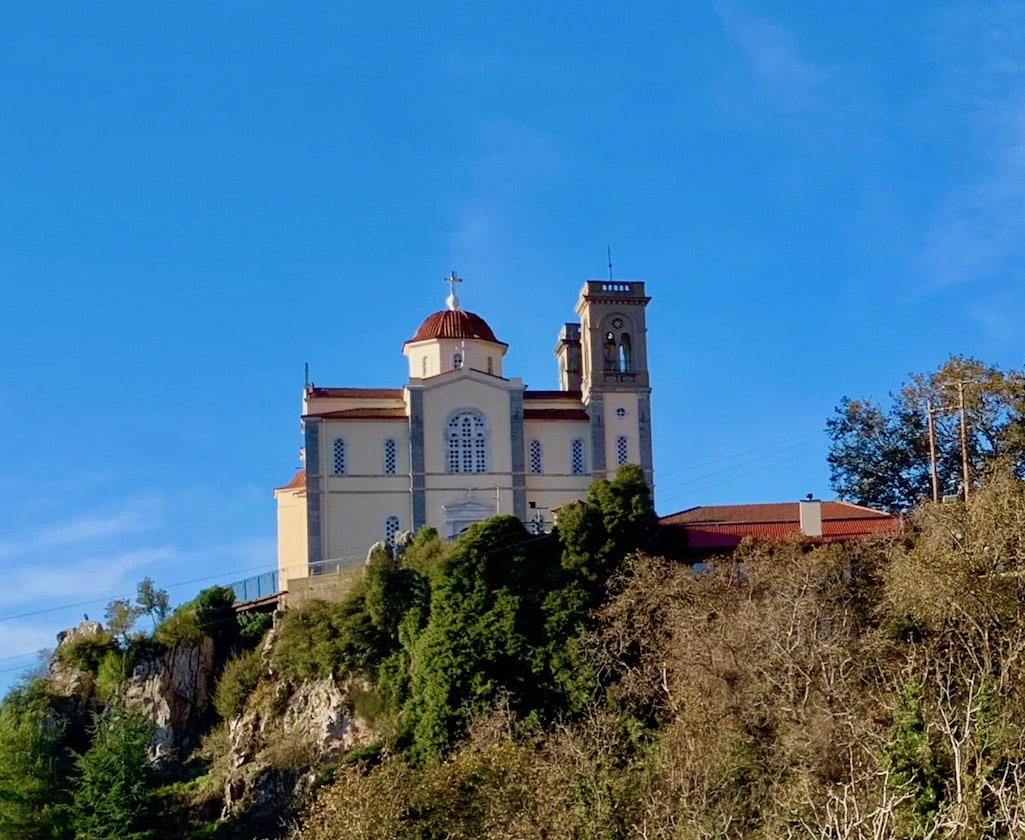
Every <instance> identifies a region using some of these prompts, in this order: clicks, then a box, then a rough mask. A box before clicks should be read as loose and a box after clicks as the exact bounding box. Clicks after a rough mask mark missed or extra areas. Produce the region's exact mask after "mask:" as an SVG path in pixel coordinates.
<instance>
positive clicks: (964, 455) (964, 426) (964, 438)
mask: <svg viewBox="0 0 1025 840" xmlns="http://www.w3.org/2000/svg"><path fill="white" fill-rule="evenodd" d="M957 399H958V404H959V405H960V407H961V468H962V472H963V480H964V500H965V501H966V502H967V501H968V482H969V479H970V475H969V472H968V415H967V413H966V412H965V407H964V380H963V379H962V380H961V381H960V382H958V383H957Z"/></svg>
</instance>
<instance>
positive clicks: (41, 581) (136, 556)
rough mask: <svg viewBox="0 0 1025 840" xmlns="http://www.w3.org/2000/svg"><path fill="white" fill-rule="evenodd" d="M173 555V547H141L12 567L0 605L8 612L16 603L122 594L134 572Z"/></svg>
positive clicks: (47, 602)
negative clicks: (81, 557) (83, 557)
mask: <svg viewBox="0 0 1025 840" xmlns="http://www.w3.org/2000/svg"><path fill="white" fill-rule="evenodd" d="M174 557H175V552H174V550H173V549H171V548H167V547H163V548H141V549H135V550H131V551H125V552H121V553H111V554H107V555H104V556H101V557H90V558H88V559H76V560H75V561H73V562H71V561H68V560H67V559H66V558H64V557H60V558H55V559H54V560H53V562H47V563H32V564H23V565H20V566H16V567H13V568H9V569H7V572H6V578H7V582H8V584H9V585H8V586H6V587H4V588H3V589H0V608H2V609H4V610H5V612H6V611H9V610H10V608H11V607H12V606H13V605H17V604H30V603H33V602H35V603H36V604H39V605H40V606H39V608H40V609H43V608H45V607H44V606H43V605H59V604H62V603H65V602H69V601H73V602H76V603H77V602H80V601H88V600H91V599H93V598H104V599H107V598H115V597H119V596H121V595H124V594H126V593H130V592H132V591H134V589H135V583H136V580H135V575H133V574H132V573H133V572H135V571H136V570H139V569H141V568H143V567H146V566H149V565H151V564H154V563H168V562H170V561H171V560H172V559H173V558H174Z"/></svg>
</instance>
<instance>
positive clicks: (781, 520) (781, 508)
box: [659, 501, 902, 549]
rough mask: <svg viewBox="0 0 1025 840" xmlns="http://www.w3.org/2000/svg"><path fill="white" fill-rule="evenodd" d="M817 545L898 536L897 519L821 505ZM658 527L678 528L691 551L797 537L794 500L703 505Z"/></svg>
mask: <svg viewBox="0 0 1025 840" xmlns="http://www.w3.org/2000/svg"><path fill="white" fill-rule="evenodd" d="M821 505H822V536H821V537H814V538H812V539H818V540H821V541H823V542H842V541H845V540H852V539H860V538H864V537H871V536H887V535H894V534H898V533H900V530H901V527H902V524H901V520H900V519H898V518H897V517H895V516H891V515H890V514H888V513H885V512H883V511H879V510H873V509H872V508H867V507H861V506H860V505H852V504H850V503H848V502H838V501H837V502H833V501H830V502H821ZM659 522H660V524H662V525H664V526H669V527H676V528H682V529H684V530H685V531H686V532H687V538H688V547H689V548H692V549H729V548H735V547H736V546H738V545H739V544H740V542H741V540H743V539H744V538H745V537H752V538H754V539H768V540H783V539H790V538H794V537H800V536H801V524H800V523H801V514H800V506H799V504H798V503H797V502H780V503H775V504H756V505H709V506H705V507H694V508H689V509H687V510H681V511H680V512H678V513H673V514H670V515H669V516H663V517H662V518H661V519H660V520H659Z"/></svg>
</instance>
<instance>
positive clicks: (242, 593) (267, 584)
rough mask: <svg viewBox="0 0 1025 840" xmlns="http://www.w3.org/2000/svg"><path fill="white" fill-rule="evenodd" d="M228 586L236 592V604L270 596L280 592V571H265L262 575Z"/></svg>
mask: <svg viewBox="0 0 1025 840" xmlns="http://www.w3.org/2000/svg"><path fill="white" fill-rule="evenodd" d="M227 588H228V589H230V590H231V591H232V592H234V593H235V603H236V604H244V603H245V602H246V601H258V600H260V599H261V598H269V597H270V596H271V595H277V594H278V573H277V572H276V571H274V572H264V573H263V574H262V575H256V576H255V577H251V578H246V579H245V580H239V581H236V582H235V583H229V584H228V587H227Z"/></svg>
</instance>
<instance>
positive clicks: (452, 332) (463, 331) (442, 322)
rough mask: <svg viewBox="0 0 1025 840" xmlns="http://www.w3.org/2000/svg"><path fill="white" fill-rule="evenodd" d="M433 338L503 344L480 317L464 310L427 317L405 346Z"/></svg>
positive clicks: (446, 311)
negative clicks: (475, 340)
mask: <svg viewBox="0 0 1025 840" xmlns="http://www.w3.org/2000/svg"><path fill="white" fill-rule="evenodd" d="M433 338H477V339H480V340H481V341H490V342H492V343H493V344H505V342H502V341H499V340H498V339H497V338H495V334H494V332H492V330H491V327H489V326H488V323H487V321H485V320H484V319H483V318H481V317H480V315H475V314H474V313H472V312H467V311H466V310H464V309H442V310H441V311H440V312H435V313H434V314H433V315H428V316H427V320H426V321H424V322H423V323H422V324H421V325H420V329H418V330H417V331H416V334H415V335H414V336H413V337H412V338H411V339H409V341H407V342H406V344H412V343H413V342H414V341H427V340H429V339H433ZM505 346H508V345H505Z"/></svg>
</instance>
